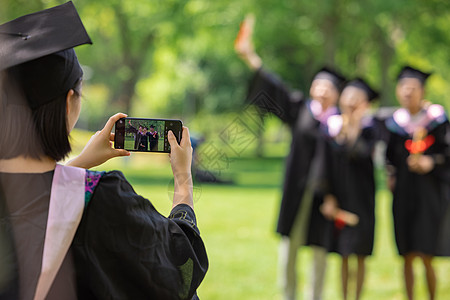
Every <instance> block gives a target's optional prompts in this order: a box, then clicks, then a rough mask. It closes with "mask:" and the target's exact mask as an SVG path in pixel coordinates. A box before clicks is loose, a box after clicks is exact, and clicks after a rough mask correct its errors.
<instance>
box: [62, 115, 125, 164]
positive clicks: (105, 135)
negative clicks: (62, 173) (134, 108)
mask: <svg viewBox="0 0 450 300" xmlns="http://www.w3.org/2000/svg"><path fill="white" fill-rule="evenodd" d="M126 116H127V115H125V114H122V113H118V114H115V115H114V116H112V117H111V118H109V120H108V122H106V125H105V127H103V129H102V130H100V131H97V132H96V133H95V134H94V135H93V136H92V137H91V138H90V140H89V141H88V143H87V144H86V146H85V147H84V149H83V151H81V153H80V155H78V156H77V157H75V158H74V159H73V160H71V161H69V162H68V163H67V164H66V165H68V166H74V167H80V168H85V169H89V168H93V167H96V166H98V165H101V164H103V163H104V162H106V161H107V160H109V159H111V158H114V157H118V156H129V155H130V152H128V151H127V150H124V149H114V148H113V147H112V146H113V142H114V133H111V131H112V129H113V127H114V124H115V123H116V121H117V120H119V119H120V118H125V117H126Z"/></svg>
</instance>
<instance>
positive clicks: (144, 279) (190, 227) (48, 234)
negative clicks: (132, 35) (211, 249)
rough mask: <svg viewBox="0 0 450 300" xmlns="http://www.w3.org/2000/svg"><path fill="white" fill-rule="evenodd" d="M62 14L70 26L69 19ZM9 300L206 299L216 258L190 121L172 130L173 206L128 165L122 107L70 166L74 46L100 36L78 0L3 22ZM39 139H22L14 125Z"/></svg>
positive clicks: (0, 207) (1, 123)
mask: <svg viewBox="0 0 450 300" xmlns="http://www.w3.org/2000/svg"><path fill="white" fill-rule="evenodd" d="M62 23H64V25H65V26H62V25H63V24H62ZM0 32H1V34H0V110H1V112H2V118H0V128H1V131H2V134H1V136H0V139H1V140H0V245H1V246H0V270H2V272H1V276H0V299H148V298H151V299H194V298H195V299H197V296H196V290H197V288H198V286H199V285H200V283H201V281H202V280H203V278H204V276H205V273H206V270H207V268H208V259H207V255H206V250H205V247H204V244H203V242H202V239H201V237H200V233H199V230H198V228H197V226H196V217H195V214H194V210H193V201H192V178H191V172H190V169H191V160H192V147H191V145H190V140H189V131H188V129H187V128H186V127H184V128H183V139H182V140H181V142H180V144H178V143H177V141H176V138H175V136H174V135H173V133H171V132H169V135H168V140H169V143H170V145H171V153H170V162H171V166H172V171H173V174H174V181H175V192H174V199H173V209H172V212H171V213H170V216H169V217H167V218H166V217H164V216H162V215H161V214H159V213H158V212H157V211H156V209H155V208H154V207H153V205H152V204H151V203H150V202H149V201H148V200H147V199H145V198H143V197H142V196H140V195H137V194H136V193H135V192H134V190H133V188H132V186H131V185H130V183H128V181H127V180H126V179H125V177H124V176H123V174H122V173H121V172H120V171H112V172H94V171H89V170H86V169H89V168H91V167H94V166H98V165H100V164H102V163H104V162H105V161H107V160H108V159H110V158H113V157H117V156H127V155H129V152H128V151H126V150H123V149H113V148H112V147H111V141H113V140H114V135H113V134H111V130H112V128H113V125H114V123H115V122H116V121H117V120H118V119H120V118H123V117H126V115H125V114H121V113H119V114H116V115H114V116H112V117H111V118H110V119H109V120H108V122H107V123H106V125H105V127H104V128H103V129H102V130H101V131H98V132H97V133H96V134H95V135H94V136H93V137H92V138H91V139H90V141H89V142H88V144H87V145H86V147H85V148H84V150H83V151H82V153H81V154H80V155H79V156H78V157H76V158H75V159H73V160H72V161H71V162H69V163H68V164H66V166H62V165H59V164H58V163H57V162H58V161H60V160H62V159H63V158H65V157H66V156H67V155H68V154H69V153H70V151H71V145H70V143H69V138H68V136H69V133H70V131H71V130H72V129H73V127H74V125H75V123H76V122H77V120H78V117H79V114H80V106H81V100H80V94H81V85H82V80H81V78H82V74H83V72H82V70H81V67H80V64H79V63H78V60H77V57H76V55H75V52H74V50H73V47H75V46H78V45H81V44H86V43H91V41H90V39H89V36H88V35H87V33H86V31H85V29H84V27H83V24H82V23H81V20H80V18H79V16H78V14H77V11H76V9H75V7H74V6H73V4H72V3H71V2H68V3H66V4H63V5H60V6H57V7H54V8H51V9H48V10H44V11H40V12H37V13H35V14H31V15H26V16H24V17H21V18H18V19H15V20H13V21H11V22H8V23H5V24H3V25H0ZM18 129H19V130H20V132H25V133H27V136H29V137H31V138H29V139H17V138H16V134H15V133H16V132H17V130H18Z"/></svg>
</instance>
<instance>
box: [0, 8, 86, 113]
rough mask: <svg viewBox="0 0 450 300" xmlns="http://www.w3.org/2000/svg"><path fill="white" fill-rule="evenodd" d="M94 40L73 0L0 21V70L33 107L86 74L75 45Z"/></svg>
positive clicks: (43, 102)
mask: <svg viewBox="0 0 450 300" xmlns="http://www.w3.org/2000/svg"><path fill="white" fill-rule="evenodd" d="M82 44H92V41H91V39H90V38H89V36H88V34H87V32H86V30H85V28H84V26H83V23H82V22H81V19H80V17H79V15H78V13H77V11H76V9H75V7H74V5H73V3H72V2H67V3H65V4H63V5H59V6H56V7H53V8H50V9H46V10H42V11H39V12H36V13H33V14H29V15H25V16H22V17H19V18H17V19H15V20H12V21H10V22H8V23H5V24H2V25H0V71H4V70H6V72H7V74H8V75H9V76H12V77H13V79H14V80H16V81H17V82H18V84H19V85H20V87H21V88H22V89H23V91H24V93H25V96H26V98H27V100H28V103H29V104H30V106H31V107H32V108H35V107H38V106H41V105H43V104H46V103H48V102H51V101H52V100H54V99H55V98H56V97H58V96H61V95H64V94H65V93H67V92H68V91H69V90H70V89H71V88H73V87H74V85H75V83H76V82H77V81H78V80H79V79H80V78H81V77H82V76H83V71H82V69H81V66H80V64H79V62H78V59H77V56H76V54H75V51H74V50H73V47H76V46H79V45H82Z"/></svg>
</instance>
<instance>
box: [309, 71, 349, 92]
mask: <svg viewBox="0 0 450 300" xmlns="http://www.w3.org/2000/svg"><path fill="white" fill-rule="evenodd" d="M314 79H327V80H329V81H331V82H332V83H333V85H334V86H335V87H336V88H337V89H338V91H339V92H340V91H342V88H343V87H344V83H345V80H346V79H345V77H344V76H343V75H342V74H340V73H339V72H337V71H336V70H333V69H331V68H328V67H323V68H322V69H320V70H319V71H318V72H317V73H316V75H315V76H314V78H313V80H314Z"/></svg>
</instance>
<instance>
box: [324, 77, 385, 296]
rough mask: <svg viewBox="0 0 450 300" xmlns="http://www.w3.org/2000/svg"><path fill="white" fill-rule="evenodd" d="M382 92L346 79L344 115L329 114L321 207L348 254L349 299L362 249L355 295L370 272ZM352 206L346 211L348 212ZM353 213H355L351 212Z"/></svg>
mask: <svg viewBox="0 0 450 300" xmlns="http://www.w3.org/2000/svg"><path fill="white" fill-rule="evenodd" d="M377 96H378V94H377V93H376V92H375V91H374V90H373V89H372V88H370V86H369V85H368V84H367V83H366V82H365V81H364V80H362V79H360V78H357V79H354V80H352V81H350V82H349V83H347V84H346V86H345V88H344V90H343V91H342V93H341V96H340V98H339V108H340V111H341V115H336V116H333V117H330V118H329V119H328V128H329V131H330V136H331V137H332V138H330V139H329V143H328V144H327V151H326V152H327V162H326V165H327V172H326V174H325V175H326V176H327V178H328V179H327V182H328V194H327V195H326V196H325V201H324V204H323V205H322V206H321V209H320V210H321V212H322V213H323V214H324V215H325V216H326V218H327V219H329V220H333V221H335V223H334V232H333V234H332V235H331V236H326V237H325V238H328V239H329V240H328V241H327V242H328V245H327V246H328V248H329V250H330V251H334V252H337V253H339V254H340V255H341V256H342V268H341V275H342V291H343V298H344V299H348V293H347V291H348V279H349V275H350V274H354V272H349V266H348V260H349V256H350V255H356V256H357V259H358V269H357V272H356V274H357V278H356V293H355V299H360V296H361V291H362V287H363V283H364V276H365V258H366V256H368V255H371V254H372V249H373V240H374V229H375V179H374V165H373V159H372V156H373V152H374V146H375V142H376V139H377V131H378V130H377V128H376V124H377V123H376V122H375V121H374V118H373V117H372V116H371V115H370V114H369V109H370V101H372V100H373V99H375V98H376V97H377ZM344 212H346V214H345V213H344ZM349 213H350V216H349Z"/></svg>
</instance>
